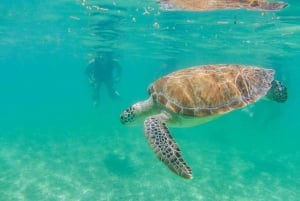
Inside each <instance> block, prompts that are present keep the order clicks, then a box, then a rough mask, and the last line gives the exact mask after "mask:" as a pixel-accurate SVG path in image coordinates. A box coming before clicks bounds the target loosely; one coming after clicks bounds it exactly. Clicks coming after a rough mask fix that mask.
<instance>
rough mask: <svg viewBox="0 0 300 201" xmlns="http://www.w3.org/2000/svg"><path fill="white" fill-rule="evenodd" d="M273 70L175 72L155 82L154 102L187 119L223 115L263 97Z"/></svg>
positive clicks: (238, 68) (213, 67) (245, 68)
mask: <svg viewBox="0 0 300 201" xmlns="http://www.w3.org/2000/svg"><path fill="white" fill-rule="evenodd" d="M273 77H274V70H272V69H263V68H259V67H254V66H242V65H205V66H196V67H191V68H187V69H183V70H179V71H175V72H173V73H171V74H169V75H166V76H164V77H162V78H160V79H158V80H157V81H155V82H154V83H153V84H152V85H151V86H150V87H149V93H150V95H151V96H152V98H153V100H154V102H155V103H157V104H159V105H161V106H163V107H165V108H167V109H168V110H170V111H172V112H174V113H178V114H182V115H188V116H199V117H204V116H208V115H214V114H223V113H226V112H229V111H231V110H234V109H237V108H241V107H244V106H246V105H248V104H250V103H253V102H255V101H257V100H258V99H260V98H261V97H263V96H264V95H266V93H267V92H268V90H269V89H270V87H271V82H272V81H273Z"/></svg>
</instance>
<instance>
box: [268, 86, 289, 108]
mask: <svg viewBox="0 0 300 201" xmlns="http://www.w3.org/2000/svg"><path fill="white" fill-rule="evenodd" d="M271 84H272V86H271V88H270V89H269V91H268V93H267V98H268V99H271V100H273V101H276V102H279V103H284V102H285V101H286V100H287V98H288V92H287V87H286V86H285V85H284V84H283V83H282V82H279V81H278V80H273V81H272V83H271Z"/></svg>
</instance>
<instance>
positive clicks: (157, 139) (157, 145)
mask: <svg viewBox="0 0 300 201" xmlns="http://www.w3.org/2000/svg"><path fill="white" fill-rule="evenodd" d="M144 126H145V135H146V138H147V140H148V142H149V144H150V146H151V147H152V149H153V150H154V152H155V154H156V156H157V157H158V158H159V159H160V160H162V161H163V162H164V163H165V164H166V165H167V166H168V167H169V168H170V169H171V170H172V171H174V172H175V173H176V174H178V175H179V176H182V177H184V178H186V179H191V178H192V170H191V168H190V167H189V166H188V165H187V164H186V163H185V162H184V160H183V158H182V156H181V151H180V149H179V147H178V145H177V143H176V142H175V140H174V139H173V138H172V136H171V135H170V132H169V129H168V128H167V126H166V124H165V123H164V122H163V120H162V119H161V118H159V115H156V116H150V117H148V118H147V119H146V120H145V122H144Z"/></svg>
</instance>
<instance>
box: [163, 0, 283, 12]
mask: <svg viewBox="0 0 300 201" xmlns="http://www.w3.org/2000/svg"><path fill="white" fill-rule="evenodd" d="M159 4H160V5H161V7H162V8H164V9H184V10H216V9H237V8H246V9H251V10H280V9H282V8H284V7H286V6H287V5H288V4H287V3H284V2H267V1H266V0H160V1H159Z"/></svg>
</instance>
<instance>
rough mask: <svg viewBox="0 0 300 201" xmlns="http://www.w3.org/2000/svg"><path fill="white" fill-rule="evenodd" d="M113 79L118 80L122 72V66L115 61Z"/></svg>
mask: <svg viewBox="0 0 300 201" xmlns="http://www.w3.org/2000/svg"><path fill="white" fill-rule="evenodd" d="M114 67H115V72H116V74H115V80H116V81H119V80H120V79H121V74H122V66H121V65H120V64H119V62H117V61H116V62H115V66H114Z"/></svg>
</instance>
